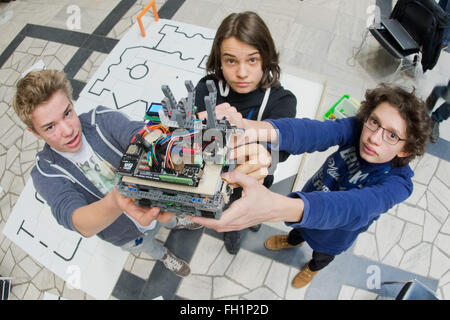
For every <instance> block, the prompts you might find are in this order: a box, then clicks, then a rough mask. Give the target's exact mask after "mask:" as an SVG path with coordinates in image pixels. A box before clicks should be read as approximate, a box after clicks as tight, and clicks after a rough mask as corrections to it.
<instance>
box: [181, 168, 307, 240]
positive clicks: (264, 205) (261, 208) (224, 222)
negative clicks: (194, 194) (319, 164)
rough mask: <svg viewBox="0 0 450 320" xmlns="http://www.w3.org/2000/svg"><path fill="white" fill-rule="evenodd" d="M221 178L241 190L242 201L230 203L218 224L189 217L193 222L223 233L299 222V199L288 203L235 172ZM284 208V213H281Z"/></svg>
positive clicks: (252, 180)
mask: <svg viewBox="0 0 450 320" xmlns="http://www.w3.org/2000/svg"><path fill="white" fill-rule="evenodd" d="M223 176H224V178H226V179H227V180H228V181H229V182H230V183H231V184H236V185H239V186H241V187H242V188H243V191H242V197H241V198H240V199H238V200H236V201H235V202H233V203H232V204H231V206H230V207H229V208H228V209H227V210H225V211H224V212H223V213H222V216H221V218H220V219H219V220H217V219H211V218H204V217H193V216H189V218H190V219H191V220H192V221H193V222H195V223H198V224H201V225H203V226H205V227H207V228H211V229H215V230H216V231H218V232H227V231H234V230H242V229H244V228H248V227H251V226H254V225H257V224H260V223H262V222H269V221H299V219H300V218H301V213H302V212H303V202H302V200H301V199H292V198H288V197H285V196H282V195H279V194H277V193H274V192H272V191H270V190H269V189H267V188H266V187H264V186H263V185H262V184H261V183H259V182H258V180H256V179H255V178H253V177H250V176H248V175H245V174H243V173H241V172H239V171H237V170H235V171H233V172H229V173H225V174H224V175H223ZM287 206H289V208H287ZM284 208H286V209H287V210H288V211H286V212H285V211H284ZM286 213H289V214H292V213H293V214H294V215H293V216H287V215H286ZM292 219H293V220H292Z"/></svg>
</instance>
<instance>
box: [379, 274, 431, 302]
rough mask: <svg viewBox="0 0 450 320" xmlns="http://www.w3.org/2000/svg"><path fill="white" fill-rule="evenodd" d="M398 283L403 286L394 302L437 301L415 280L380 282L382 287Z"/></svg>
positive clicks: (426, 288) (429, 291)
mask: <svg viewBox="0 0 450 320" xmlns="http://www.w3.org/2000/svg"><path fill="white" fill-rule="evenodd" d="M399 283H403V284H404V286H403V287H402V289H401V290H400V292H399V293H398V294H397V296H396V297H395V300H439V299H438V297H436V294H435V293H434V292H433V291H432V290H431V289H429V288H428V287H427V286H425V285H424V284H423V283H421V282H420V281H419V280H417V279H413V280H410V281H385V282H382V285H384V284H399Z"/></svg>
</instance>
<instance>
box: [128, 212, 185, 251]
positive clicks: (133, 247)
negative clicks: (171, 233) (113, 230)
mask: <svg viewBox="0 0 450 320" xmlns="http://www.w3.org/2000/svg"><path fill="white" fill-rule="evenodd" d="M176 224H177V220H176V217H175V216H174V217H173V218H172V219H171V220H170V221H169V222H167V223H160V222H157V223H156V227H155V228H154V229H152V230H149V231H147V232H145V234H144V236H142V237H141V238H138V239H136V240H133V241H130V242H127V243H125V244H124V245H123V246H121V248H122V249H123V250H125V251H128V252H131V253H135V254H138V253H141V252H143V253H146V254H148V255H149V256H150V257H152V258H153V259H156V260H159V259H161V258H162V257H164V255H165V254H166V253H167V248H166V247H164V244H163V243H161V242H160V241H158V240H156V239H155V236H156V234H157V233H158V231H159V229H160V228H161V225H163V226H165V227H166V228H168V229H172V228H174V227H175V226H176Z"/></svg>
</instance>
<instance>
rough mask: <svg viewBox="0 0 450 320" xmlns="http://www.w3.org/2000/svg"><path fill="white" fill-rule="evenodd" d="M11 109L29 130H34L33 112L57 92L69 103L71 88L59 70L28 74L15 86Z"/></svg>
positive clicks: (64, 75)
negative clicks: (61, 93) (64, 96)
mask: <svg viewBox="0 0 450 320" xmlns="http://www.w3.org/2000/svg"><path fill="white" fill-rule="evenodd" d="M16 89H17V90H16V94H15V96H14V100H13V108H14V111H15V112H16V114H17V116H18V117H19V119H20V120H22V122H23V123H25V124H26V125H27V126H28V127H29V128H30V129H32V130H34V127H33V122H32V115H33V111H34V110H35V109H36V108H37V107H38V106H39V105H41V104H43V103H46V102H47V101H49V100H50V98H51V97H52V96H53V94H54V93H55V92H57V91H59V90H61V91H62V92H64V94H65V95H66V96H67V99H69V101H70V100H71V99H72V86H71V85H70V82H69V80H67V77H66V74H65V73H64V72H63V71H60V70H40V71H32V72H29V73H28V74H27V75H26V76H25V77H23V78H22V79H20V80H19V81H18V82H17V85H16Z"/></svg>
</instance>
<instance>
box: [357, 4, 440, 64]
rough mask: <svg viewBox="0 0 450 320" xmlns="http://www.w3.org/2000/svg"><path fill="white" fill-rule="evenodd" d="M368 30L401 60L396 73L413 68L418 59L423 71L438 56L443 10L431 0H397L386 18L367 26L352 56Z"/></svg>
mask: <svg viewBox="0 0 450 320" xmlns="http://www.w3.org/2000/svg"><path fill="white" fill-rule="evenodd" d="M369 33H370V34H372V35H373V37H374V38H375V39H376V40H377V41H378V42H379V43H380V45H381V46H382V47H383V48H384V49H385V50H386V51H387V52H388V53H389V54H390V55H391V56H393V57H394V58H395V59H398V60H400V63H399V65H398V67H397V70H396V71H395V73H397V72H399V71H401V70H407V69H415V68H416V66H417V64H418V63H419V60H421V62H422V67H423V70H424V72H425V71H426V70H427V69H430V68H432V67H433V66H434V64H435V61H437V57H438V56H439V52H440V48H439V45H440V43H439V39H440V40H441V42H442V9H441V8H440V7H439V6H438V5H437V3H435V2H434V1H430V0H399V1H397V3H396V5H395V7H394V9H393V10H392V12H391V14H390V16H389V18H382V19H381V20H380V21H375V20H374V22H373V23H372V25H371V26H369V27H368V28H367V30H366V32H365V33H364V36H363V40H362V42H361V46H360V47H359V49H358V51H357V53H356V54H354V56H353V58H354V59H356V56H357V55H358V54H359V53H360V51H361V49H362V46H363V45H364V43H365V41H366V38H367V36H368V34H369ZM438 48H439V50H437V49H438ZM436 56H437V57H436ZM433 63H434V64H433Z"/></svg>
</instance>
